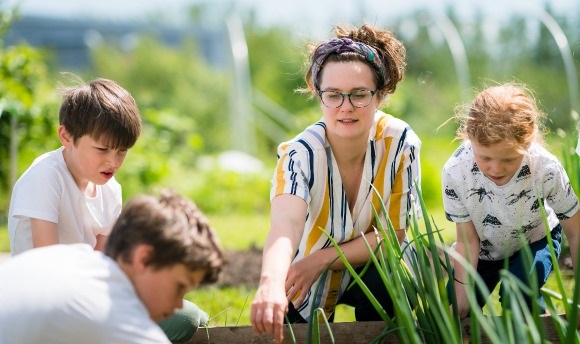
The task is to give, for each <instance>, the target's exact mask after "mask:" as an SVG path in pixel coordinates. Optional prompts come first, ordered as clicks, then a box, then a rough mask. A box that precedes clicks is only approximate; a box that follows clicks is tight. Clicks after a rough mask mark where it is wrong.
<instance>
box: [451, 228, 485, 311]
mask: <svg viewBox="0 0 580 344" xmlns="http://www.w3.org/2000/svg"><path fill="white" fill-rule="evenodd" d="M455 226H456V230H457V236H456V238H457V239H456V240H457V243H456V246H455V251H457V253H459V254H460V255H461V256H462V257H463V258H465V260H467V261H468V262H470V263H471V266H472V267H473V268H474V269H475V270H477V262H478V260H479V244H480V243H479V236H478V235H477V231H476V230H475V226H474V225H473V222H472V221H469V222H461V223H460V222H457V223H456V224H455ZM453 269H454V271H455V272H454V278H455V296H456V298H457V308H458V312H459V317H460V318H462V319H463V318H465V317H467V315H468V314H469V301H468V299H467V288H470V287H473V286H470V283H469V274H468V273H467V271H466V270H465V269H464V267H463V265H461V263H459V262H458V261H454V264H453Z"/></svg>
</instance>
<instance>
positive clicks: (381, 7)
mask: <svg viewBox="0 0 580 344" xmlns="http://www.w3.org/2000/svg"><path fill="white" fill-rule="evenodd" d="M201 2H204V3H211V4H212V7H214V10H215V11H214V12H215V13H220V12H219V9H220V8H225V7H227V6H231V4H234V6H236V8H240V9H249V8H253V9H254V10H255V13H256V18H257V20H258V23H260V24H263V25H271V24H281V25H285V24H287V25H288V26H290V27H292V29H293V30H294V31H298V33H305V34H314V35H323V33H329V32H330V29H331V28H332V26H333V25H335V24H343V23H349V22H352V21H353V20H354V21H358V22H360V21H361V19H363V20H364V21H367V22H370V23H373V24H377V23H382V22H385V23H388V21H389V20H394V19H396V18H398V17H401V16H405V15H408V14H410V13H412V12H414V11H416V10H419V9H426V10H429V11H432V12H433V13H442V12H443V11H444V10H445V9H446V8H447V7H448V6H453V8H454V9H455V10H456V12H457V13H458V14H460V15H461V16H462V17H463V18H467V19H468V18H470V17H471V16H473V15H474V13H475V12H480V13H482V14H483V16H484V18H487V19H488V20H500V19H501V18H507V17H508V14H512V13H521V14H528V13H529V14H530V16H534V15H536V14H537V13H538V12H539V11H541V9H543V8H544V4H545V3H547V2H548V3H550V6H551V7H552V9H553V10H554V12H555V13H557V14H561V15H566V14H568V15H575V16H578V15H579V13H580V1H578V0H485V1H481V0H291V1H288V0H205V1H204V0H0V7H4V8H6V6H11V5H13V4H16V3H19V4H20V8H21V12H22V13H23V14H25V15H26V14H29V15H47V16H52V17H63V18H89V19H106V20H110V21H124V20H139V19H144V18H149V19H151V18H155V17H158V16H159V17H161V16H162V17H164V18H171V20H172V21H179V20H181V19H183V17H184V13H185V12H186V11H185V9H187V7H188V6H189V5H191V4H199V3H201Z"/></svg>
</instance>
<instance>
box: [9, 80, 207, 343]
mask: <svg viewBox="0 0 580 344" xmlns="http://www.w3.org/2000/svg"><path fill="white" fill-rule="evenodd" d="M61 92H62V95H63V101H62V104H61V107H60V112H59V123H60V126H59V128H58V138H59V139H60V141H61V143H62V147H60V148H59V149H57V150H55V151H52V152H49V153H46V154H44V155H42V156H40V157H39V158H37V159H36V160H35V161H34V162H33V163H32V165H31V166H30V167H29V168H28V170H27V171H26V172H24V174H23V175H22V176H21V177H20V179H19V180H18V181H17V182H16V184H15V185H14V189H13V191H12V199H11V201H10V210H9V214H8V234H9V236H10V251H11V253H12V255H13V256H14V255H17V254H20V253H22V252H24V251H27V250H29V249H32V248H36V247H42V246H47V245H54V244H76V243H86V244H89V245H90V246H91V247H93V248H95V249H96V250H103V247H104V243H105V242H106V240H107V236H108V234H109V231H110V229H111V227H112V225H113V223H114V222H115V220H116V219H117V217H118V216H119V213H120V211H121V206H122V198H121V185H120V184H119V183H118V182H117V181H116V180H115V177H114V175H115V173H116V172H117V171H118V170H119V169H120V168H121V166H122V164H123V161H124V160H125V156H126V155H127V151H128V150H129V149H130V148H131V147H133V145H134V144H135V142H136V141H137V138H138V137H139V134H140V133H141V116H140V114H139V109H138V108H137V104H136V103H135V100H134V99H133V97H132V96H131V94H130V93H129V92H128V91H127V90H125V89H124V88H122V87H121V86H119V85H118V84H117V83H115V82H114V81H112V80H108V79H95V80H93V81H91V82H89V83H87V84H84V83H82V82H80V80H79V85H78V86H76V87H65V88H62V89H61ZM206 321H207V314H205V313H204V312H202V311H201V310H200V309H199V308H198V307H197V306H196V305H194V304H192V303H191V302H189V301H184V307H183V309H180V310H178V311H177V314H176V315H175V316H174V317H171V318H169V319H167V320H165V321H163V322H161V323H160V326H161V328H163V330H164V331H165V333H166V334H167V336H168V337H169V338H170V339H171V340H172V341H175V342H180V341H184V340H187V339H189V337H191V336H192V335H193V333H195V331H196V330H197V327H198V326H199V325H200V324H201V323H204V322H206Z"/></svg>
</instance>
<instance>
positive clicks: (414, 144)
mask: <svg viewBox="0 0 580 344" xmlns="http://www.w3.org/2000/svg"><path fill="white" fill-rule="evenodd" d="M335 31H336V36H337V38H335V39H331V40H328V41H324V42H322V43H320V44H318V45H317V46H316V47H315V48H314V50H313V51H312V53H311V59H310V61H309V62H310V63H309V68H308V71H307V73H306V78H305V79H306V84H307V88H306V89H305V90H304V91H305V92H309V93H310V94H311V95H313V96H316V97H318V99H319V102H320V109H321V110H322V113H323V117H322V119H321V120H320V121H319V122H318V123H316V124H314V125H312V126H310V127H308V128H307V129H306V130H305V131H304V132H302V133H301V134H299V135H298V136H297V137H296V138H294V139H293V140H291V141H289V142H285V143H282V144H281V145H280V146H279V148H278V157H279V159H278V166H277V167H276V170H275V172H274V179H273V186H272V189H271V199H272V208H271V229H270V233H269V235H268V238H267V240H266V244H265V247H264V253H263V260H262V274H261V279H260V283H259V286H258V290H257V292H256V297H255V299H254V301H253V304H252V314H251V320H252V325H253V328H254V330H255V331H256V332H257V333H260V334H261V333H269V334H272V335H273V336H274V339H275V340H276V341H277V342H281V341H282V328H283V321H284V315H285V314H286V313H288V314H287V315H288V319H289V321H290V322H306V321H310V312H311V310H312V309H313V307H314V308H315V309H316V308H322V309H323V310H324V312H325V313H326V315H327V317H329V318H330V320H332V315H333V313H334V309H335V307H336V305H337V304H339V303H346V304H349V305H352V306H354V307H355V316H356V319H357V320H365V321H366V320H381V318H380V316H379V313H378V312H376V310H375V309H374V307H373V306H372V305H371V303H370V302H369V300H368V299H367V298H366V296H365V295H364V294H363V292H362V291H361V289H360V288H358V287H357V286H355V287H353V288H351V289H349V290H347V286H348V285H349V283H350V282H351V280H352V279H351V276H350V274H349V273H348V271H346V269H345V267H344V264H343V262H342V261H341V260H340V259H338V260H337V261H335V262H334V263H333V265H332V267H331V269H330V270H328V271H324V270H325V268H326V267H327V266H328V265H329V264H330V263H331V262H333V261H334V260H335V259H336V258H337V257H338V254H337V252H336V249H335V248H334V247H333V245H332V244H331V243H330V241H329V240H328V239H327V237H326V236H325V235H324V234H323V233H322V231H321V230H320V229H321V228H322V229H323V230H324V231H325V232H326V233H328V234H329V235H331V236H332V237H333V238H334V239H335V240H336V241H337V242H338V243H340V246H341V249H342V250H343V252H344V254H345V255H346V257H347V259H348V261H349V263H350V264H352V265H354V266H359V267H360V266H363V265H364V264H365V263H366V262H367V261H368V260H369V253H368V251H367V248H366V246H365V243H364V241H363V239H362V236H363V235H367V240H368V242H369V243H371V244H374V245H376V238H375V234H374V233H373V230H372V229H373V225H374V223H373V221H374V214H373V205H374V206H375V208H376V209H377V210H378V211H380V210H381V207H380V205H379V202H384V203H385V205H386V209H387V211H388V214H380V216H381V217H382V220H383V222H385V218H386V217H387V216H388V217H389V218H390V220H391V222H392V223H393V226H394V228H395V230H397V237H398V239H399V243H403V239H404V238H405V229H406V228H407V217H406V216H407V214H408V213H409V212H410V211H411V206H412V203H413V202H415V201H416V200H417V197H416V193H415V189H414V186H413V184H414V183H415V182H419V171H420V167H419V148H420V145H421V142H420V141H419V138H418V137H417V136H416V135H415V133H414V132H413V130H411V128H410V127H409V126H408V124H407V123H405V122H403V121H401V120H399V119H397V118H394V117H392V116H390V115H387V114H385V113H383V112H381V111H379V108H380V106H381V104H382V103H383V100H384V99H385V98H386V96H387V94H390V93H393V92H394V91H395V88H396V86H397V84H398V82H399V81H401V80H402V78H403V75H404V66H405V48H404V46H403V44H402V43H401V42H400V41H399V40H397V39H396V38H395V36H394V35H393V34H392V33H391V32H389V31H386V30H381V29H378V28H375V27H372V26H369V25H363V26H362V27H360V28H352V29H347V28H345V27H342V26H338V27H336V28H335ZM371 184H372V186H371ZM373 186H374V188H376V189H377V190H378V191H379V193H380V196H381V197H380V199H379V198H377V197H376V194H375V192H374V190H373ZM412 195H414V197H412ZM416 208H417V209H420V206H419V205H418V204H416ZM385 228H386V227H385ZM409 251H410V250H407V252H409ZM363 279H364V281H365V284H366V285H367V286H369V288H370V289H371V291H373V295H375V296H376V297H377V298H378V300H379V302H380V303H381V305H382V306H383V308H384V309H385V310H386V311H387V312H388V313H389V314H391V315H392V313H393V312H392V309H393V307H392V302H391V300H390V299H389V297H388V293H387V292H386V289H385V286H384V285H383V284H382V282H381V280H380V277H379V275H378V272H377V271H376V269H375V268H374V265H371V269H370V270H368V271H367V272H366V273H365V274H364V278H363ZM319 285H320V289H319V292H318V293H317V292H316V291H317V287H318V286H319Z"/></svg>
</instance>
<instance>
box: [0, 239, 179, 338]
mask: <svg viewBox="0 0 580 344" xmlns="http://www.w3.org/2000/svg"><path fill="white" fill-rule="evenodd" d="M0 281H1V282H0V344H9V343H10V344H11V343H14V344H29V343H30V344H37V343H43V344H52V343H54V344H57V343H58V344H67V343H71V344H73V343H74V344H79V343H83V344H97V343H99V344H100V343H102V344H110V343H116V344H117V343H156V344H158V343H169V340H168V339H167V337H166V335H165V334H164V333H163V331H162V330H161V329H160V328H159V326H158V325H157V324H156V323H155V322H154V321H153V320H151V318H150V317H149V313H148V311H147V309H146V308H145V305H144V304H143V303H142V302H141V300H140V299H139V297H138V296H137V293H136V291H135V288H134V287H133V284H132V283H131V281H130V280H129V278H128V277H127V275H126V274H125V273H124V272H123V271H122V270H121V269H120V268H119V266H118V265H117V264H116V263H115V261H113V260H112V259H111V258H110V257H107V256H105V255H104V254H102V253H101V252H96V251H94V250H93V249H92V248H91V247H90V246H89V245H86V244H75V245H52V246H47V247H42V248H38V249H34V250H30V251H28V252H25V253H23V254H20V255H18V256H16V257H14V258H12V259H10V260H9V261H7V262H5V263H2V264H0Z"/></svg>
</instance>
